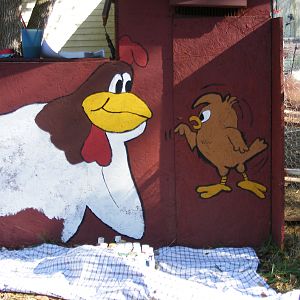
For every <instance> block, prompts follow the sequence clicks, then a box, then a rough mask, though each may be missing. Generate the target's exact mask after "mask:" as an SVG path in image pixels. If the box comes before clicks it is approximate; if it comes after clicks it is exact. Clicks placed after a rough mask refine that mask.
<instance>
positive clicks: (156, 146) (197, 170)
mask: <svg viewBox="0 0 300 300" xmlns="http://www.w3.org/2000/svg"><path fill="white" fill-rule="evenodd" d="M116 14H117V37H118V41H119V40H121V38H122V37H124V36H129V38H130V40H131V41H133V42H136V43H138V44H139V45H141V46H142V47H143V48H144V49H145V50H146V51H147V52H148V62H147V65H146V66H144V65H143V64H140V63H139V60H138V59H137V60H133V61H132V67H133V68H134V86H133V91H134V93H135V94H137V95H139V96H140V97H141V98H142V99H144V100H145V102H146V103H147V104H148V106H149V107H150V109H151V111H152V112H153V116H152V118H151V119H150V120H149V121H148V122H147V132H146V134H143V135H142V136H141V137H139V139H137V140H132V141H131V142H130V143H128V153H129V158H130V166H131V172H132V175H133V178H134V181H135V183H136V185H137V188H138V191H139V195H140V198H141V199H142V206H143V211H144V219H145V234H144V236H143V238H142V242H143V243H150V244H152V245H153V246H155V247H158V246H164V245H171V244H172V245H174V244H184V245H188V246H197V247H199V246H219V245H226V246H232V245H233V246H240V245H250V246H255V245H259V244H261V243H262V242H264V241H265V240H266V239H268V237H269V235H270V234H271V233H272V234H273V237H274V238H275V239H276V241H277V242H280V241H281V240H282V226H283V205H282V204H283V194H282V192H283V191H282V170H281V168H282V161H283V157H282V153H281V152H280V151H278V149H279V147H280V146H282V142H283V140H282V139H280V138H279V137H278V136H277V137H276V132H277V129H279V130H282V127H281V119H280V117H281V115H280V109H281V105H280V99H281V95H280V93H281V90H280V87H281V84H280V83H281V81H280V75H279V74H280V71H281V67H280V59H279V58H280V51H281V50H280V46H279V45H280V43H281V36H280V28H279V24H278V23H277V24H275V23H273V24H271V23H272V22H271V20H270V3H269V1H266V0H252V1H251V0H249V1H248V9H247V10H246V11H244V13H243V15H241V16H238V17H226V18H215V17H209V18H204V17H201V18H187V17H185V18H182V17H178V16H175V15H174V9H173V8H172V7H171V6H169V0H152V1H140V0H128V1H117V11H116ZM118 41H117V44H118ZM273 49H276V52H275V53H276V55H271V53H272V51H273ZM119 54H120V57H121V59H122V58H124V57H126V56H128V49H127V48H126V44H124V43H120V47H119ZM101 64H102V61H97V60H72V61H64V62H15V63H11V62H3V63H0V74H1V75H0V78H1V87H0V94H1V101H0V111H1V113H5V112H9V111H12V110H14V109H16V108H18V107H19V106H21V105H23V104H29V103H32V102H36V101H38V100H40V101H41V102H44V101H50V100H52V99H55V98H57V97H61V96H64V95H68V94H69V93H71V92H73V91H74V90H75V89H76V88H77V87H78V86H80V85H81V83H82V82H84V81H85V80H86V79H87V78H88V77H89V76H90V74H91V73H92V72H93V71H94V70H95V69H96V68H97V67H98V66H99V65H101ZM141 65H142V66H141ZM272 66H273V67H272ZM274 66H275V67H274ZM66 74H67V75H66ZM205 86H209V87H208V88H206V89H203V87H205ZM208 92H212V93H215V92H218V93H221V94H222V95H223V96H225V95H226V94H228V93H230V94H231V95H232V96H236V97H237V98H238V99H239V102H240V107H239V108H235V110H236V111H237V115H238V120H239V121H238V128H239V130H240V131H242V133H243V135H244V136H245V139H246V141H247V143H251V142H253V140H255V139H256V138H257V137H261V138H263V139H264V140H265V141H266V143H267V145H268V147H267V149H266V150H265V151H262V152H261V153H260V154H258V155H257V156H255V157H254V158H253V159H251V160H249V162H247V174H248V176H249V178H250V179H253V180H255V181H257V182H259V183H262V184H263V185H264V186H266V187H267V192H266V193H265V199H260V198H259V197H257V195H255V194H254V193H251V192H249V191H245V190H242V189H239V188H237V187H236V182H237V181H239V180H240V179H241V178H240V177H241V176H240V174H238V173H237V172H236V171H235V170H231V171H230V173H229V175H228V184H229V185H230V186H232V188H233V189H232V191H231V192H229V193H226V192H222V193H220V194H218V195H217V196H215V197H212V198H211V199H203V198H201V197H200V196H199V194H198V193H197V192H196V190H195V189H196V187H197V186H198V185H202V186H204V185H208V184H214V183H217V182H219V180H220V176H219V175H218V173H217V171H216V168H215V167H214V166H213V165H212V164H211V163H208V162H207V161H205V160H204V159H202V158H201V157H199V156H198V155H197V153H196V151H193V152H192V151H191V150H190V148H189V147H188V144H187V142H186V140H185V138H184V137H183V136H179V135H178V134H176V133H175V132H174V129H175V128H176V127H177V126H178V124H179V123H186V124H189V125H191V124H190V123H189V117H190V116H191V115H194V114H195V110H194V109H193V108H192V104H193V103H194V101H195V100H196V99H197V98H198V97H199V96H200V95H202V94H204V93H208ZM235 107H236V106H235ZM197 112H198V111H197ZM272 115H273V117H272ZM275 138H276V140H275ZM274 145H276V147H278V148H277V150H276V151H275V149H273V148H274ZM277 171H278V172H277ZM273 191H274V192H273ZM275 193H276V194H275ZM61 230H62V221H61V220H55V219H52V220H49V219H48V218H46V217H45V216H43V214H41V213H38V212H36V211H33V210H31V209H28V210H25V211H23V212H20V213H18V214H17V215H14V216H6V217H1V218H0V245H3V246H10V247H16V246H20V245H28V244H33V243H40V242H42V241H44V240H53V241H56V242H57V241H59V240H60V234H61ZM116 234H117V233H116V232H115V231H113V230H112V229H110V228H108V227H107V226H106V225H105V224H104V223H102V222H101V221H100V220H99V219H97V218H96V217H95V215H94V214H93V213H92V212H91V211H90V210H89V209H87V211H86V216H85V218H84V220H83V222H82V224H81V225H80V228H79V230H78V233H77V234H76V235H75V236H74V237H73V238H72V239H71V240H70V243H71V244H76V243H95V242H96V240H97V237H98V236H105V237H107V239H108V240H110V239H112V238H113V236H114V235H116Z"/></svg>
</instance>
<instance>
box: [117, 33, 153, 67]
mask: <svg viewBox="0 0 300 300" xmlns="http://www.w3.org/2000/svg"><path fill="white" fill-rule="evenodd" d="M119 49H120V60H122V61H125V62H127V63H128V64H130V65H132V64H133V63H136V64H137V65H138V66H139V67H146V66H147V64H148V52H147V50H146V49H145V48H144V47H143V46H142V45H140V44H138V43H136V42H133V41H132V40H131V39H130V37H129V36H123V37H122V38H121V39H120V40H119Z"/></svg>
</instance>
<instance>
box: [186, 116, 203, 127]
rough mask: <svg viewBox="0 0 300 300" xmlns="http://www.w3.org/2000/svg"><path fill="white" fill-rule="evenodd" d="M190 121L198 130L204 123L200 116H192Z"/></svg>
mask: <svg viewBox="0 0 300 300" xmlns="http://www.w3.org/2000/svg"><path fill="white" fill-rule="evenodd" d="M189 121H190V122H191V123H192V126H193V128H194V129H196V130H198V129H200V128H201V126H202V122H201V120H200V118H199V117H198V116H190V118H189ZM193 123H194V124H193Z"/></svg>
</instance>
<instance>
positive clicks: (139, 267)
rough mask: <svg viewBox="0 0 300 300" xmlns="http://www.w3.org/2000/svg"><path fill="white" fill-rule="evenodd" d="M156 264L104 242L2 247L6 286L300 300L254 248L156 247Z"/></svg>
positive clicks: (99, 295)
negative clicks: (271, 283) (262, 267)
mask: <svg viewBox="0 0 300 300" xmlns="http://www.w3.org/2000/svg"><path fill="white" fill-rule="evenodd" d="M155 261H156V268H152V267H149V265H148V264H146V263H145V261H143V259H133V258H132V257H131V256H130V255H120V253H118V252H117V251H115V250H113V249H108V248H103V247H99V246H88V245H85V246H79V247H76V248H64V247H60V246H56V245H50V244H43V245H40V246H37V247H34V248H26V249H23V250H13V251H12V250H6V249H2V250H1V251H0V290H1V291H4V292H5V291H7V292H11V291H14V292H23V293H36V294H43V295H49V296H56V297H60V298H64V299H72V300H73V299H87V300H92V299H93V300H95V299H118V300H119V299H134V300H139V299H152V300H155V299H157V300H164V299H166V300H167V299H170V300H171V299H172V300H176V299H178V300H183V299H187V300H188V299H201V300H216V299H222V300H227V299H228V300H235V299H236V300H244V299H245V300H248V299H249V300H250V299H257V298H262V297H263V298H265V299H267V300H279V299H280V300H281V299H282V300H283V299H290V300H299V295H300V292H299V291H294V292H292V293H289V294H286V295H280V294H276V293H275V292H274V291H273V290H272V289H270V288H269V287H268V286H267V285H266V283H265V282H264V280H263V279H262V278H261V277H260V276H258V275H257V273H256V269H257V266H258V258H257V256H256V254H255V252H254V250H253V249H251V248H218V249H210V250H203V249H191V248H186V247H166V248H160V249H158V250H156V254H155Z"/></svg>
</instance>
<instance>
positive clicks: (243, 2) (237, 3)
mask: <svg viewBox="0 0 300 300" xmlns="http://www.w3.org/2000/svg"><path fill="white" fill-rule="evenodd" d="M169 1H170V2H169V3H170V5H177V6H202V7H246V6H247V0H169Z"/></svg>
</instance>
